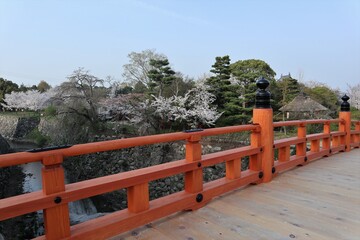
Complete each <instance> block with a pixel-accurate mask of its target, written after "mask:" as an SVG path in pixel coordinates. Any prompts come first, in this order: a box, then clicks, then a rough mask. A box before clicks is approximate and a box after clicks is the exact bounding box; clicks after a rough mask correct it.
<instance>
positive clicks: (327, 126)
mask: <svg viewBox="0 0 360 240" xmlns="http://www.w3.org/2000/svg"><path fill="white" fill-rule="evenodd" d="M323 132H324V134H327V135H329V136H328V137H324V138H323V140H322V142H321V144H322V149H330V144H331V142H330V132H331V129H330V123H325V124H324V131H323Z"/></svg>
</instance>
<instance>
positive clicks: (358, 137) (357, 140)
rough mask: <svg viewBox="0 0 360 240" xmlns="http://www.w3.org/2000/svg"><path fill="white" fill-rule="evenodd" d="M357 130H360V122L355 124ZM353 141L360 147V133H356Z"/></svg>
mask: <svg viewBox="0 0 360 240" xmlns="http://www.w3.org/2000/svg"><path fill="white" fill-rule="evenodd" d="M355 131H360V122H357V123H356V124H355ZM353 142H354V143H357V145H356V148H359V147H360V133H358V134H354V139H353Z"/></svg>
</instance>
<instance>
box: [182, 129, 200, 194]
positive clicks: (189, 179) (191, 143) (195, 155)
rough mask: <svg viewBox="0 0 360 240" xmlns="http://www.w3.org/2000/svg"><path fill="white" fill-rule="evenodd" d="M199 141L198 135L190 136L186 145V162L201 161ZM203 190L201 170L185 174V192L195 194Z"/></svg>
mask: <svg viewBox="0 0 360 240" xmlns="http://www.w3.org/2000/svg"><path fill="white" fill-rule="evenodd" d="M200 139H201V136H200V135H192V136H191V137H190V138H189V139H188V141H187V143H186V152H185V158H186V161H187V162H197V161H200V160H201V144H200V143H199V141H200ZM200 166H201V163H200ZM202 190H203V172H202V168H200V167H199V169H196V170H193V171H190V172H186V173H185V191H186V192H188V193H197V192H200V191H202Z"/></svg>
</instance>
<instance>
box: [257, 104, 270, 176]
mask: <svg viewBox="0 0 360 240" xmlns="http://www.w3.org/2000/svg"><path fill="white" fill-rule="evenodd" d="M253 122H254V123H256V124H259V125H260V127H261V133H260V136H261V145H262V147H263V151H262V153H261V168H262V171H263V173H264V177H263V181H264V182H269V181H271V179H272V172H271V170H272V167H273V165H274V151H273V145H274V129H273V110H272V109H260V108H259V109H256V108H255V109H254V110H253Z"/></svg>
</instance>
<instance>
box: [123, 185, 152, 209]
mask: <svg viewBox="0 0 360 240" xmlns="http://www.w3.org/2000/svg"><path fill="white" fill-rule="evenodd" d="M127 199H128V209H129V211H130V212H133V213H138V212H142V211H145V210H147V209H149V186H148V183H143V184H139V185H135V186H132V187H129V188H127Z"/></svg>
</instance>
